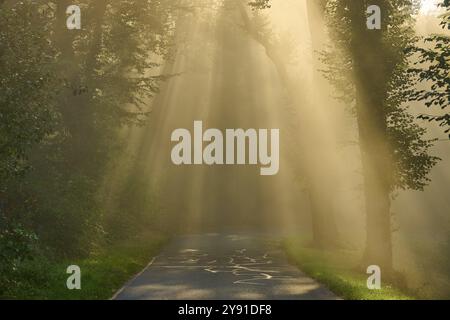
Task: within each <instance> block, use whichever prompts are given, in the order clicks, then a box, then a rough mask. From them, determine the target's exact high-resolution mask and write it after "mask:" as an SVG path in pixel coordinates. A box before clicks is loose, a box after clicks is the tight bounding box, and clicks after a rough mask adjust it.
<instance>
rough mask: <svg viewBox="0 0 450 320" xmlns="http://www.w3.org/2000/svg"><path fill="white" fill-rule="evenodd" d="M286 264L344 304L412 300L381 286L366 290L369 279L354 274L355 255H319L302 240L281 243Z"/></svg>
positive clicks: (389, 285) (396, 289)
mask: <svg viewBox="0 0 450 320" xmlns="http://www.w3.org/2000/svg"><path fill="white" fill-rule="evenodd" d="M282 246H283V249H284V250H285V252H286V254H287V256H288V258H289V260H290V261H291V262H292V263H293V264H294V265H296V266H297V267H298V268H299V269H301V270H302V271H303V272H304V273H306V274H307V275H309V276H310V277H312V278H314V279H316V280H317V281H319V282H320V283H322V284H324V285H325V286H327V287H328V288H329V289H330V290H331V291H332V292H334V293H335V294H336V295H338V296H339V297H341V298H343V299H345V300H413V299H416V297H415V296H413V295H412V294H409V293H407V292H406V290H401V289H400V288H398V287H396V286H394V285H392V284H389V283H385V282H383V275H382V276H381V281H382V287H381V289H380V290H369V289H368V288H367V278H368V276H369V275H367V274H365V273H362V272H359V271H357V270H356V266H357V265H358V262H359V259H360V255H359V254H357V252H354V251H348V250H337V251H326V252H325V251H321V250H317V249H312V248H308V247H307V246H306V242H305V241H304V240H301V239H296V238H289V239H286V240H285V241H283V243H282Z"/></svg>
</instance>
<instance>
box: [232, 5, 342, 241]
mask: <svg viewBox="0 0 450 320" xmlns="http://www.w3.org/2000/svg"><path fill="white" fill-rule="evenodd" d="M236 4H237V6H238V10H239V12H240V15H241V18H242V21H243V28H244V30H245V31H246V32H247V33H248V35H249V36H250V37H251V38H252V39H253V40H254V41H256V42H257V43H259V44H260V45H261V46H262V47H263V48H264V49H265V52H266V55H267V57H268V58H269V59H270V60H271V61H272V63H273V65H274V66H275V68H276V70H277V73H278V76H279V79H280V82H281V84H282V86H283V87H284V88H285V92H286V100H287V101H288V108H286V110H284V112H283V115H284V116H285V117H286V118H285V119H286V122H287V123H288V124H289V127H290V128H291V130H292V131H290V132H289V135H291V136H294V137H295V136H296V137H300V138H299V140H296V139H297V138H295V139H291V143H292V144H293V145H295V146H296V147H295V148H294V149H296V151H294V152H292V153H293V154H295V155H296V157H297V159H296V161H299V159H300V162H302V163H301V166H300V167H301V174H302V175H303V176H304V177H305V179H304V180H305V185H306V189H307V192H308V195H309V201H310V208H311V217H312V230H313V245H314V246H316V247H319V248H332V247H336V246H338V245H339V242H340V241H339V233H338V229H337V224H336V220H335V214H334V208H333V205H332V204H333V201H332V199H333V195H334V190H333V186H334V183H333V172H332V169H331V168H332V166H331V164H330V163H329V162H328V161H327V157H326V154H327V152H329V150H325V147H324V145H325V144H324V143H323V142H322V141H321V139H322V135H321V134H320V133H319V132H316V131H317V129H316V127H315V124H316V120H317V119H313V118H314V116H313V115H312V114H311V112H309V110H314V108H313V107H312V104H313V102H311V101H309V100H307V99H305V96H306V95H303V94H300V93H299V92H304V91H305V90H306V85H303V86H298V84H297V83H295V82H294V81H293V80H292V77H291V75H290V74H289V72H288V68H287V61H286V59H285V58H286V57H285V56H283V55H281V53H280V47H281V46H282V43H281V42H280V41H279V40H278V39H276V37H274V36H273V34H272V32H271V30H270V27H269V23H267V21H265V19H264V17H263V16H261V14H260V13H259V12H258V11H256V10H259V9H266V8H270V2H269V1H259V2H255V3H253V4H252V3H250V6H252V7H253V9H255V11H254V12H253V16H250V15H249V14H248V12H247V8H246V7H245V6H244V4H243V3H242V1H240V0H237V1H236ZM297 108H299V109H301V111H302V114H301V118H302V119H303V120H301V121H300V120H298V119H297V118H296V117H292V113H291V112H295V111H293V110H295V109H297ZM287 109H289V110H287ZM301 150H308V151H307V152H306V155H303V156H298V155H299V153H301ZM319 159H320V160H319ZM318 163H320V165H318Z"/></svg>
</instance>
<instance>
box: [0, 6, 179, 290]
mask: <svg viewBox="0 0 450 320" xmlns="http://www.w3.org/2000/svg"><path fill="white" fill-rule="evenodd" d="M175 3H176V2H174V1H170V0H155V1H153V0H149V1H127V0H124V1H109V0H95V1H94V0H92V1H90V0H83V1H77V5H79V6H80V8H81V14H82V15H81V29H80V30H68V28H67V26H66V19H67V15H66V10H67V8H68V7H69V6H70V5H72V4H73V3H72V1H68V0H59V1H34V0H29V1H28V0H25V1H12V0H11V1H8V0H6V1H0V6H1V8H0V295H2V290H4V289H6V288H8V286H11V285H14V283H13V282H14V281H16V280H15V277H14V271H15V270H17V269H18V268H19V267H20V264H21V263H23V262H24V261H25V260H27V259H29V258H31V257H36V256H39V255H41V256H46V257H54V258H63V257H80V256H86V255H88V254H89V253H90V252H92V250H93V249H95V247H96V246H98V245H99V244H101V243H102V242H103V241H105V239H108V240H109V239H112V240H114V239H115V238H120V237H126V236H127V235H133V234H136V233H137V232H139V230H140V229H139V230H138V228H145V227H147V226H149V225H151V223H152V222H151V221H149V220H148V219H147V221H139V219H141V220H142V219H144V218H143V217H133V216H129V215H127V214H123V213H122V212H120V210H116V211H113V212H108V214H105V212H104V205H103V201H105V200H104V199H102V195H101V194H99V192H98V190H100V189H101V185H102V183H104V176H105V173H106V170H107V168H108V164H109V163H111V162H112V160H114V158H116V157H118V155H119V154H120V153H121V152H123V141H122V140H121V139H119V132H120V130H121V129H122V128H124V127H125V126H132V125H140V124H142V123H144V122H145V120H146V119H147V117H148V114H149V110H148V102H149V100H150V99H151V98H152V97H153V95H154V94H155V93H157V92H158V89H159V86H160V83H161V81H162V80H164V78H165V77H164V76H162V75H160V74H159V72H158V67H159V64H160V63H161V62H162V61H164V59H166V58H167V57H168V56H169V55H170V52H171V48H172V46H171V41H172V38H171V37H172V34H173V33H172V29H173V27H174V5H175ZM175 14H176V12H175ZM106 183H107V182H106ZM140 192H145V191H143V190H140ZM135 196H137V195H136V194H129V193H128V194H125V195H124V197H127V198H126V199H122V201H127V202H133V200H134V198H133V197H135ZM121 209H123V210H126V207H125V208H123V207H122V208H121ZM149 210H151V209H149ZM112 230H114V232H112ZM121 230H126V232H120V231H121ZM130 230H133V232H130Z"/></svg>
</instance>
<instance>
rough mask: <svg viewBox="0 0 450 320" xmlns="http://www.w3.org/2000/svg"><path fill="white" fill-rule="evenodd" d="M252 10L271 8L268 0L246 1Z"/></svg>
mask: <svg viewBox="0 0 450 320" xmlns="http://www.w3.org/2000/svg"><path fill="white" fill-rule="evenodd" d="M248 5H249V6H250V7H251V8H252V9H253V10H263V9H269V8H271V4H270V0H253V1H250V2H249V3H248Z"/></svg>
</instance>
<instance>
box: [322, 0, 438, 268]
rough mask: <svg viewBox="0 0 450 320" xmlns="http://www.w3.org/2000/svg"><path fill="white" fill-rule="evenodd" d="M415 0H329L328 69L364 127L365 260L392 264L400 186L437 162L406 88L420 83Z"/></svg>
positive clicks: (419, 178)
mask: <svg viewBox="0 0 450 320" xmlns="http://www.w3.org/2000/svg"><path fill="white" fill-rule="evenodd" d="M369 5H378V6H379V7H380V8H381V11H382V28H381V29H380V30H369V29H368V28H367V27H366V19H367V16H366V9H367V8H368V6H369ZM413 9H414V6H413V1H407V0H395V1H385V0H377V1H371V2H370V3H369V1H351V0H335V1H328V4H327V16H328V29H329V30H330V31H329V32H330V35H331V38H332V39H333V42H334V43H333V49H332V50H331V51H329V52H327V53H325V55H324V62H325V64H326V65H327V67H326V70H325V74H326V75H327V77H328V79H329V80H330V81H331V82H332V83H333V85H334V86H335V87H336V88H338V90H339V91H340V93H341V99H342V100H343V101H345V102H346V103H347V104H353V105H354V106H355V107H354V114H355V116H356V119H357V124H358V130H359V144H360V149H361V157H362V167H363V177H364V191H365V201H366V234H367V236H366V249H365V254H364V263H366V264H375V265H379V266H380V267H381V268H382V269H383V272H384V273H385V274H390V273H391V272H392V269H393V267H392V265H393V264H392V239H391V238H392V236H391V212H390V205H391V198H390V195H392V193H393V192H394V191H395V190H397V189H407V188H409V189H415V190H421V189H423V187H424V186H425V185H426V184H427V182H428V178H427V174H428V173H429V171H430V170H431V168H432V167H433V166H434V164H435V163H436V162H437V160H438V159H437V158H436V157H433V156H431V155H429V149H430V147H431V146H432V141H429V140H426V139H425V138H424V134H425V129H423V128H421V127H419V126H418V125H417V124H416V123H415V122H414V121H413V117H412V115H410V114H409V113H408V110H407V106H405V105H404V102H406V101H407V96H406V94H405V92H407V89H410V88H411V87H412V86H413V81H412V79H411V77H410V76H409V75H408V72H407V71H408V70H407V69H408V59H407V58H408V57H407V54H406V53H405V51H406V50H405V49H406V48H408V47H409V46H410V45H411V43H413V42H414V40H415V38H414V34H413V27H412V26H413V21H412V20H411V19H412V18H411V16H412V15H411V13H412V10H413Z"/></svg>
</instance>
